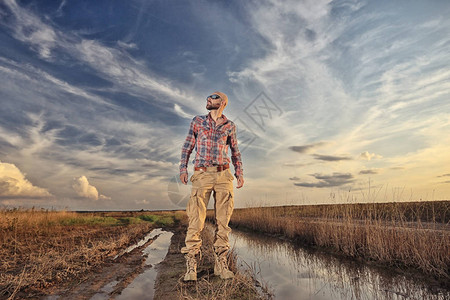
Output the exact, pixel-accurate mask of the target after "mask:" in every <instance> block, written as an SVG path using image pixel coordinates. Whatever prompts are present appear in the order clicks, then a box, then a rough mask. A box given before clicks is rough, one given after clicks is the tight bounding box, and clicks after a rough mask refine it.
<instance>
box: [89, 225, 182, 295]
mask: <svg viewBox="0 0 450 300" xmlns="http://www.w3.org/2000/svg"><path fill="white" fill-rule="evenodd" d="M172 235H173V233H172V232H167V231H164V230H162V229H160V228H158V229H155V230H153V231H152V232H151V233H150V234H148V235H147V236H146V237H145V238H144V239H143V240H141V241H140V242H139V243H140V246H142V245H144V244H145V243H146V242H147V241H148V240H150V239H151V238H154V237H155V236H158V237H157V238H156V239H155V240H154V241H153V242H152V243H151V244H150V245H149V246H148V247H147V248H145V249H144V250H143V251H142V254H143V255H145V256H147V259H146V260H145V265H146V266H148V267H149V268H148V269H146V270H145V271H144V272H143V273H142V274H139V275H138V276H137V277H136V278H135V279H134V280H133V281H132V282H131V283H130V284H129V285H128V286H127V287H126V288H125V289H124V290H122V293H121V294H120V295H118V296H116V297H115V298H114V299H130V300H133V299H153V295H154V293H155V289H154V284H155V279H156V275H157V271H156V270H155V268H154V266H156V265H157V264H159V263H160V262H161V261H163V260H164V258H165V257H166V254H167V251H168V249H169V246H170V240H171V238H172ZM145 240H146V241H145ZM142 241H144V242H142ZM141 242H142V243H141ZM139 243H138V244H137V245H133V246H132V247H129V249H128V248H127V249H126V250H125V251H124V253H127V252H130V251H132V250H133V249H135V248H136V247H139ZM117 283H119V282H118V281H113V282H110V283H108V284H107V285H105V286H103V287H102V288H101V289H100V291H99V293H97V294H95V295H94V296H93V297H91V300H103V299H110V297H109V293H111V292H112V291H113V290H114V287H115V286H116V284H117Z"/></svg>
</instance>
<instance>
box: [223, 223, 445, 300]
mask: <svg viewBox="0 0 450 300" xmlns="http://www.w3.org/2000/svg"><path fill="white" fill-rule="evenodd" d="M230 245H231V246H232V247H234V251H235V252H236V253H237V255H238V265H239V266H240V267H241V268H247V269H251V270H252V271H253V273H255V274H256V277H257V278H256V279H257V280H258V281H259V282H260V283H261V286H262V287H266V288H267V289H268V290H269V291H270V292H271V293H272V294H273V296H274V299H282V300H289V299H296V300H302V299H317V300H319V299H320V300H338V299H342V300H344V299H345V300H348V299H357V300H360V299H442V300H443V299H450V291H448V290H440V289H437V288H434V289H433V290H432V289H430V288H427V286H426V285H424V284H421V283H418V282H414V281H413V280H411V279H410V278H407V277H406V276H404V275H399V274H389V273H388V272H387V271H386V270H385V269H381V268H376V267H370V266H367V265H364V264H361V263H358V262H356V261H352V260H343V259H339V258H337V257H335V256H332V255H330V254H326V253H323V252H319V251H313V250H307V249H304V248H301V247H296V246H295V245H294V244H293V243H291V242H289V241H284V240H281V239H278V238H274V237H269V236H265V235H261V234H255V233H248V232H242V231H239V230H233V231H232V233H231V234H230ZM391 273H392V272H391Z"/></svg>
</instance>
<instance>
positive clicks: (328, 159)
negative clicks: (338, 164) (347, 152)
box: [312, 154, 352, 161]
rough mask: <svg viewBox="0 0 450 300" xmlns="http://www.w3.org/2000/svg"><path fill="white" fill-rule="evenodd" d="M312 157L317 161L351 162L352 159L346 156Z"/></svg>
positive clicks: (320, 155) (317, 155)
mask: <svg viewBox="0 0 450 300" xmlns="http://www.w3.org/2000/svg"><path fill="white" fill-rule="evenodd" d="M312 156H313V157H314V158H315V159H317V160H324V161H341V160H352V158H351V157H348V156H333V155H322V154H313V155H312Z"/></svg>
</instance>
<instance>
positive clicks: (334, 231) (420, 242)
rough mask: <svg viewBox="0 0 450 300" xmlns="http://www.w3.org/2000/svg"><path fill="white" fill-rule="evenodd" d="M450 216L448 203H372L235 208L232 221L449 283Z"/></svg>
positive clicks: (233, 223) (238, 224)
mask: <svg viewBox="0 0 450 300" xmlns="http://www.w3.org/2000/svg"><path fill="white" fill-rule="evenodd" d="M209 216H210V217H211V214H210V215H209ZM449 218H450V201H439V202H414V203H385V204H380V203H378V204H375V203H374V204H347V205H318V206H286V207H261V208H246V209H235V210H234V213H233V216H232V219H231V225H232V226H239V227H241V226H242V227H246V228H249V229H252V230H255V231H259V232H264V233H269V234H276V235H283V236H286V237H288V238H289V239H291V240H293V241H297V242H299V243H303V244H309V245H315V246H319V247H324V248H328V249H331V250H333V251H335V252H339V253H342V254H344V255H346V256H349V257H354V258H358V259H364V260H369V261H376V262H381V263H383V264H385V265H391V266H397V267H412V268H416V269H419V270H421V271H422V272H424V273H426V274H430V275H432V276H434V277H435V278H437V279H439V280H443V281H446V280H447V281H448V280H449V279H450V274H449V270H450V255H449V253H450V226H449Z"/></svg>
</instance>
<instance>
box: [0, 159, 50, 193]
mask: <svg viewBox="0 0 450 300" xmlns="http://www.w3.org/2000/svg"><path fill="white" fill-rule="evenodd" d="M51 196H52V194H50V193H49V192H48V191H47V190H46V189H44V188H41V187H37V186H34V185H33V184H32V183H31V182H30V181H28V179H26V178H25V174H23V173H22V172H21V171H20V170H19V168H17V167H16V166H15V165H14V164H9V163H4V162H1V161H0V198H47V197H51Z"/></svg>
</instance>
